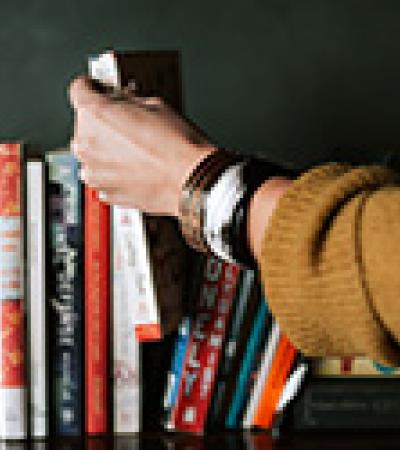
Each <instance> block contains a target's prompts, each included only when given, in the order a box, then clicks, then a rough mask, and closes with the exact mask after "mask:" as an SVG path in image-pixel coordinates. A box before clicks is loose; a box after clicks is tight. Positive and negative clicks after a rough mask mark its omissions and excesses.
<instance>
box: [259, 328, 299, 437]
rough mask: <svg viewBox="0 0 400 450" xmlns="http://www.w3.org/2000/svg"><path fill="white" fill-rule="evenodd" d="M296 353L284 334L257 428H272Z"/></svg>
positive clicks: (271, 372) (265, 392)
mask: <svg viewBox="0 0 400 450" xmlns="http://www.w3.org/2000/svg"><path fill="white" fill-rule="evenodd" d="M296 353H297V352H296V349H295V347H294V346H293V344H292V343H291V342H290V341H289V339H288V338H287V336H286V335H284V334H282V335H281V338H280V341H279V344H278V347H277V350H276V354H275V358H274V361H273V363H272V366H271V371H270V374H269V376H268V378H267V380H266V383H265V385H264V389H263V392H262V394H261V398H260V402H259V404H258V408H257V412H256V415H255V418H254V425H255V426H256V427H259V428H264V429H268V428H271V427H272V422H273V419H274V415H275V412H276V408H277V405H278V403H279V398H280V396H281V394H282V391H283V389H284V386H285V383H286V380H287V377H288V374H289V373H290V369H291V367H292V365H293V363H294V360H295V358H296Z"/></svg>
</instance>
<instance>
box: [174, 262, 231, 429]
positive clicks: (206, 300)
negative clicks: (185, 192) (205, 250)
mask: <svg viewBox="0 0 400 450" xmlns="http://www.w3.org/2000/svg"><path fill="white" fill-rule="evenodd" d="M239 271H240V269H239V267H238V266H237V265H235V264H231V263H227V262H222V261H221V260H219V259H217V258H216V257H214V256H208V258H207V260H206V263H205V269H204V275H203V281H202V285H201V291H200V301H199V306H198V310H197V312H196V316H195V320H194V323H193V328H192V332H191V335H190V341H189V346H188V350H187V354H186V359H185V365H184V370H183V376H182V380H181V385H180V388H179V394H178V401H177V403H176V405H175V407H174V409H173V412H172V417H171V421H172V424H173V428H174V429H176V430H177V431H185V432H193V433H202V432H203V431H204V427H205V424H206V420H207V414H208V410H209V405H210V401H211V396H212V393H213V391H214V385H215V382H216V376H217V372H218V365H219V362H220V356H221V352H222V346H223V343H224V340H225V336H226V332H227V325H228V320H229V317H230V314H231V310H232V305H233V300H234V298H235V294H236V287H237V281H238V276H239Z"/></svg>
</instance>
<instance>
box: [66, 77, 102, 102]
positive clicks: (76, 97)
mask: <svg viewBox="0 0 400 450" xmlns="http://www.w3.org/2000/svg"><path fill="white" fill-rule="evenodd" d="M69 98H70V101H71V105H72V106H73V108H74V109H79V108H94V109H98V108H102V107H104V106H106V105H108V104H109V103H110V99H109V98H108V97H107V95H105V94H102V93H100V92H98V91H96V89H94V85H93V82H92V81H91V80H90V79H89V78H88V77H85V76H80V77H78V78H75V80H73V81H72V82H71V84H70V87H69Z"/></svg>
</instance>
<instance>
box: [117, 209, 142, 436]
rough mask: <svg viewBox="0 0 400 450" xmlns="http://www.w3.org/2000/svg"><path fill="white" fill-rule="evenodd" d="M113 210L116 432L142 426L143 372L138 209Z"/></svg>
mask: <svg viewBox="0 0 400 450" xmlns="http://www.w3.org/2000/svg"><path fill="white" fill-rule="evenodd" d="M111 214H112V217H111V220H112V231H113V233H112V235H113V237H112V255H113V256H112V260H113V261H112V264H113V271H112V273H113V275H112V277H113V279H112V286H113V288H112V289H113V327H112V328H113V336H114V339H113V358H114V361H113V372H114V377H113V378H114V432H115V433H136V432H138V431H140V428H141V416H140V412H141V405H140V388H141V373H140V354H139V343H138V342H137V341H136V339H134V336H133V326H132V323H133V322H134V317H135V312H136V304H135V302H136V299H135V290H134V282H133V280H134V277H135V266H134V257H135V254H134V251H133V248H134V242H133V240H134V233H133V226H134V213H133V212H132V210H130V209H125V208H120V207H118V206H114V207H112V208H111Z"/></svg>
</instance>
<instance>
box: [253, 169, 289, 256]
mask: <svg viewBox="0 0 400 450" xmlns="http://www.w3.org/2000/svg"><path fill="white" fill-rule="evenodd" d="M291 183H292V181H291V180H289V179H287V178H280V177H279V178H271V179H269V180H268V181H266V182H265V183H264V184H263V185H262V186H261V187H260V188H259V189H258V190H257V192H256V193H255V195H254V197H253V198H252V200H251V202H250V205H249V214H248V228H247V229H248V240H249V244H250V249H251V251H252V253H253V255H254V257H255V259H256V260H257V261H258V262H260V257H261V247H262V242H263V239H264V235H265V230H266V228H267V227H268V223H269V220H270V218H271V216H272V213H273V211H274V209H275V208H276V205H277V203H278V200H279V198H280V197H281V196H282V195H283V194H284V192H285V191H286V190H287V189H288V188H289V186H290V185H291Z"/></svg>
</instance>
